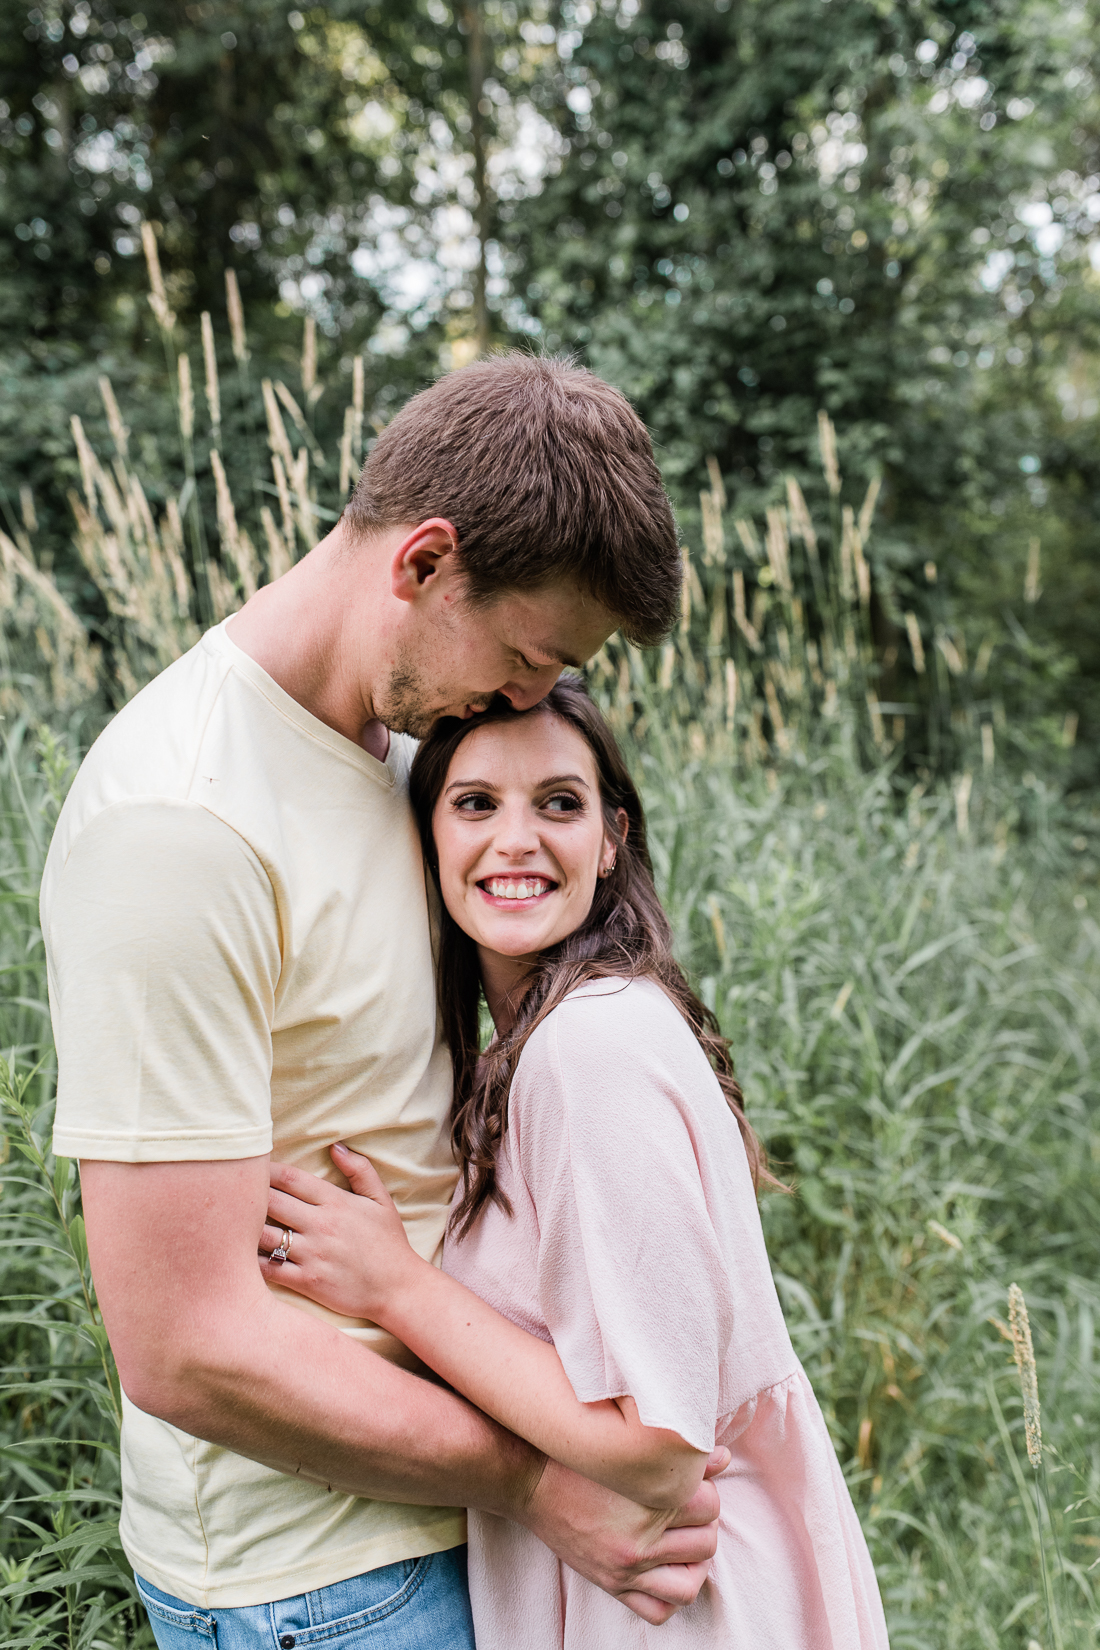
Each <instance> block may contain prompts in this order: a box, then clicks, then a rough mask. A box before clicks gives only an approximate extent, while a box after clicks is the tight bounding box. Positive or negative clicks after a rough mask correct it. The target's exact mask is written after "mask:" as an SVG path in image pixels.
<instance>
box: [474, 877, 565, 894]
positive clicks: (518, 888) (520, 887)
mask: <svg viewBox="0 0 1100 1650" xmlns="http://www.w3.org/2000/svg"><path fill="white" fill-rule="evenodd" d="M485 886H486V888H487V889H488V891H489V893H490V894H492V896H493V898H494V899H514V900H528V899H537V898H538V896H539V895H540V894H543V893H545V892H546V889H547V888H548V887H549V884H548V883H546V882H544V881H543V880H542V879H541V878H534V879H532V880H527V879H526V878H524V879H523V880H522V881H520V882H509V881H508V880H507V879H506V878H504V877H492V878H490V879H489V880H487V882H486V884H485Z"/></svg>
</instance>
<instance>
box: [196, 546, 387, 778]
mask: <svg viewBox="0 0 1100 1650" xmlns="http://www.w3.org/2000/svg"><path fill="white" fill-rule="evenodd" d="M375 561H376V558H375V557H374V555H373V554H372V547H370V546H367V545H364V546H362V547H361V548H359V547H356V548H355V549H354V550H352V549H349V547H348V545H347V544H346V542H345V539H344V534H343V530H342V528H341V526H340V525H337V527H336V528H334V529H333V531H332V532H331V533H330V534H329V535H328V537H327V538H325V539H322V540H321V542H320V544H318V545H316V546H315V547H314V548H313V549H312V550H311V551H310V552H309V554H308V555H307V556H304V557H303V558H302V560H301V561H300V562H298V563H297V565H296V566H294V567H292V568H291V570H290V572H289V573H285V574H284V575H283V577H282V578H281V579H277V580H276V582H275V583H274V584H269V585H265V586H264V588H263V589H262V590H258V591H257V592H256V594H255V595H254V596H253V597H252V599H251V601H249V602H247V603H246V604H245V606H244V607H243V608H242V609H241V611H240V612H239V613H236V614H234V616H233V617H232V618H231V619H230V620H229V623H228V624H227V626H226V634H227V635H228V637H229V639H230V641H232V642H233V644H234V646H236V647H239V648H240V649H241V650H242V652H244V653H247V654H248V656H249V658H251V659H254V660H255V661H256V663H257V664H258V665H259V666H260V667H261V669H263V670H265V671H266V672H267V674H268V675H269V676H270V677H271V678H272V680H273V681H275V682H277V683H278V685H279V686H280V687H281V688H282V689H283V692H284V693H289V695H290V697H291V698H292V699H295V700H297V702H298V704H300V705H301V706H302V708H303V710H307V711H309V713H310V715H311V716H315V717H316V718H317V720H318V721H319V722H324V723H325V725H326V726H327V727H330V728H333V729H335V731H336V732H337V733H342V734H343V735H344V738H345V739H350V740H351V741H352V742H353V744H356V745H359V746H361V747H362V748H363V749H364V750H365V751H367V752H368V754H369V755H371V756H374V757H376V758H377V759H378V760H379V761H380V762H384V761H385V759H386V755H387V752H388V750H389V738H390V736H389V731H388V729H387V728H386V727H384V726H383V724H382V723H381V722H380V721H378V719H377V718H376V716H375V714H374V709H373V706H372V704H371V701H370V683H369V679H368V669H367V667H368V666H369V663H370V653H371V651H372V643H374V642H377V640H378V638H377V635H370V634H364V632H366V631H368V630H372V629H374V628H375V627H373V626H371V625H370V623H369V618H368V617H367V614H369V608H370V602H369V587H370V581H371V577H372V575H373V572H374V568H375ZM364 607H366V609H367V614H364Z"/></svg>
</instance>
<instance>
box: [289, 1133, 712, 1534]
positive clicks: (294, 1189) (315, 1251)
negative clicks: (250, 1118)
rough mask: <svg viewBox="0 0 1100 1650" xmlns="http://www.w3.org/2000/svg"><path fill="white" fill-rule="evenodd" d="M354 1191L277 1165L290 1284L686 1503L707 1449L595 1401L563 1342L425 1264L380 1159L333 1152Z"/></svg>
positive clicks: (538, 1439) (532, 1425) (543, 1443)
mask: <svg viewBox="0 0 1100 1650" xmlns="http://www.w3.org/2000/svg"><path fill="white" fill-rule="evenodd" d="M332 1155H333V1161H334V1162H335V1163H336V1165H337V1167H338V1168H339V1170H340V1172H341V1173H342V1174H343V1175H344V1176H345V1177H346V1178H347V1180H348V1183H349V1185H350V1186H351V1187H352V1190H353V1192H354V1193H356V1194H358V1195H356V1196H352V1195H351V1194H350V1193H348V1192H343V1191H340V1190H339V1189H338V1188H337V1187H335V1186H330V1185H329V1184H328V1183H327V1182H326V1181H322V1180H318V1179H317V1178H316V1177H315V1176H313V1175H310V1174H306V1173H305V1172H304V1171H303V1170H301V1169H293V1168H289V1167H287V1166H286V1165H283V1164H275V1165H273V1167H272V1171H271V1185H272V1192H271V1201H270V1206H269V1210H268V1222H269V1224H268V1226H267V1227H266V1228H265V1231H264V1244H265V1247H270V1248H272V1249H273V1248H274V1247H275V1245H276V1244H277V1243H278V1242H279V1241H280V1239H281V1236H282V1231H283V1229H284V1228H287V1229H289V1230H291V1231H292V1232H293V1233H294V1238H293V1240H292V1244H291V1251H290V1256H289V1259H288V1261H286V1262H285V1263H283V1264H282V1265H280V1264H279V1263H278V1262H272V1261H270V1260H268V1259H266V1257H261V1267H262V1270H263V1272H264V1275H265V1277H267V1279H268V1280H269V1281H270V1282H271V1283H277V1284H281V1285H282V1286H283V1287H284V1288H287V1289H293V1290H295V1291H296V1292H297V1293H298V1294H301V1295H306V1296H308V1297H309V1298H310V1299H312V1300H316V1301H319V1302H321V1304H322V1305H324V1306H329V1307H331V1308H332V1309H333V1310H335V1311H338V1312H342V1313H344V1314H345V1315H347V1316H349V1317H361V1318H369V1319H370V1320H371V1321H372V1322H374V1323H378V1324H381V1325H382V1327H383V1328H385V1329H388V1330H389V1331H390V1333H391V1334H392V1335H396V1336H397V1338H398V1339H399V1340H400V1341H402V1342H404V1344H405V1345H406V1346H407V1347H409V1348H410V1350H411V1351H413V1352H415V1353H416V1355H417V1357H418V1358H420V1359H421V1360H422V1361H423V1362H424V1363H426V1364H427V1365H428V1366H429V1368H431V1369H434V1370H435V1371H436V1373H437V1374H439V1375H441V1376H442V1377H443V1379H444V1380H445V1381H447V1382H448V1383H449V1384H450V1385H451V1386H453V1387H455V1388H456V1389H457V1390H458V1391H459V1392H461V1393H462V1394H463V1395H464V1396H465V1397H467V1398H469V1399H470V1401H471V1402H472V1403H474V1404H476V1405H477V1406H478V1408H479V1409H481V1410H483V1411H484V1412H485V1413H486V1414H487V1415H491V1416H492V1417H493V1419H494V1420H496V1421H499V1422H500V1423H501V1425H502V1426H506V1427H508V1428H509V1429H510V1431H512V1432H515V1433H517V1434H518V1435H519V1436H520V1437H521V1438H526V1439H527V1440H528V1442H529V1443H531V1444H534V1445H535V1447H536V1448H537V1449H540V1450H542V1451H544V1453H545V1454H547V1455H550V1456H552V1457H553V1459H554V1460H556V1461H560V1462H561V1463H562V1465H563V1466H567V1467H570V1468H572V1469H573V1470H574V1471H576V1472H580V1473H583V1474H584V1476H585V1477H586V1478H591V1479H593V1480H595V1482H596V1483H598V1484H603V1485H604V1486H605V1487H606V1488H607V1489H610V1490H614V1491H616V1492H617V1493H618V1494H620V1495H626V1496H629V1497H630V1498H631V1499H632V1500H634V1501H638V1502H641V1503H642V1504H643V1505H645V1506H650V1507H678V1506H681V1505H682V1504H683V1503H684V1502H685V1501H688V1500H689V1499H690V1498H691V1496H692V1495H693V1494H694V1493H695V1491H696V1490H697V1489H698V1487H699V1484H700V1482H701V1481H702V1477H703V1470H704V1468H705V1467H706V1464H707V1456H706V1455H705V1454H703V1453H702V1452H701V1451H699V1450H697V1449H693V1448H692V1446H691V1445H690V1444H687V1443H685V1442H684V1440H683V1439H682V1438H681V1437H680V1436H679V1434H678V1433H675V1432H669V1431H666V1430H664V1429H661V1428H657V1427H647V1426H643V1425H642V1422H641V1420H640V1419H639V1416H638V1411H637V1407H636V1405H635V1403H634V1401H633V1399H631V1398H625V1397H624V1398H608V1399H604V1400H602V1401H600V1402H598V1403H591V1404H585V1403H581V1401H580V1400H579V1399H578V1398H577V1396H576V1394H575V1393H574V1391H573V1388H572V1386H571V1385H570V1383H569V1378H568V1376H567V1375H566V1373H565V1370H564V1369H563V1368H562V1364H561V1360H560V1358H559V1357H558V1354H557V1353H556V1352H555V1350H554V1348H553V1347H552V1346H551V1345H550V1344H549V1343H548V1342H546V1341H542V1340H539V1339H538V1337H537V1336H535V1335H529V1334H527V1332H526V1331H525V1330H523V1329H520V1328H518V1327H517V1326H516V1325H515V1324H513V1323H510V1322H509V1321H508V1319H507V1318H503V1317H501V1316H500V1314H499V1313H498V1312H495V1311H494V1310H493V1308H492V1307H491V1306H487V1305H486V1303H485V1302H484V1301H483V1300H481V1299H480V1298H479V1297H478V1296H477V1295H475V1294H473V1293H472V1292H471V1291H470V1290H469V1289H467V1288H465V1287H464V1285H462V1284H461V1283H458V1282H457V1281H456V1280H455V1279H454V1278H451V1277H448V1276H447V1275H446V1274H445V1273H443V1272H440V1271H439V1270H438V1269H437V1268H436V1267H434V1266H432V1265H431V1264H430V1263H429V1262H427V1261H424V1260H421V1259H420V1257H419V1255H417V1254H416V1253H415V1251H414V1250H413V1249H412V1248H411V1247H410V1246H409V1243H408V1241H407V1239H406V1237H405V1232H404V1228H403V1226H402V1224H401V1217H400V1216H399V1215H398V1213H397V1210H396V1209H395V1208H394V1205H393V1203H392V1201H391V1199H390V1197H389V1194H388V1193H387V1191H386V1189H385V1187H384V1186H383V1185H382V1182H381V1180H380V1179H379V1177H378V1176H377V1174H376V1173H375V1171H374V1169H373V1168H372V1166H371V1164H370V1161H369V1159H368V1158H366V1157H362V1156H360V1155H359V1153H357V1152H352V1151H349V1150H348V1149H347V1148H346V1147H343V1146H335V1147H333V1154H332Z"/></svg>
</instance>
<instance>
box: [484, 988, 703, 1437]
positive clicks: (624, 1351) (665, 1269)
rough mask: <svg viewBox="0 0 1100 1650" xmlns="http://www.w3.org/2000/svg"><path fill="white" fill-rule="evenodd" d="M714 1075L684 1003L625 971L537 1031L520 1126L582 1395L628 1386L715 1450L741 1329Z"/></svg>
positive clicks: (559, 1339)
mask: <svg viewBox="0 0 1100 1650" xmlns="http://www.w3.org/2000/svg"><path fill="white" fill-rule="evenodd" d="M662 1004H663V1005H664V1006H665V1007H667V1010H668V1014H665V1013H664V1012H663V1009H662ZM669 1016H671V1018H669ZM685 1035H686V1041H685ZM696 1056H698V1058H696ZM525 1065H526V1067H527V1069H526V1071H525V1070H524V1067H525ZM713 1081H714V1079H713V1076H712V1075H711V1074H710V1072H709V1068H707V1066H706V1062H705V1059H704V1058H703V1056H702V1053H701V1051H700V1050H699V1048H698V1044H697V1043H696V1042H695V1040H694V1038H693V1037H692V1034H691V1032H690V1030H689V1029H688V1028H687V1027H686V1025H684V1022H683V1020H682V1019H681V1018H680V1016H679V1014H678V1013H677V1011H676V1010H675V1008H674V1007H673V1006H672V1004H671V1003H668V1001H667V999H664V998H661V999H659V1000H656V1001H655V999H654V996H653V993H652V992H645V991H644V990H640V989H639V988H638V987H628V988H626V989H625V990H624V989H623V988H622V986H621V985H619V984H618V983H615V984H611V985H610V986H609V988H608V989H607V991H606V993H602V994H600V995H597V994H595V993H592V994H591V995H586V996H584V997H581V998H576V999H571V1000H569V1001H567V1002H566V1003H564V1004H563V1005H562V1006H561V1007H560V1008H559V1009H557V1010H556V1011H555V1012H554V1013H553V1014H551V1015H550V1016H549V1018H548V1019H547V1021H545V1022H544V1025H543V1026H542V1027H540V1028H539V1030H538V1031H537V1032H536V1033H535V1034H534V1036H533V1037H532V1039H531V1041H530V1042H529V1044H528V1047H527V1049H525V1050H524V1054H523V1056H522V1058H521V1062H520V1066H519V1069H518V1070H517V1073H516V1079H515V1084H516V1085H519V1092H517V1089H516V1087H515V1086H514V1087H513V1096H514V1098H515V1100H516V1102H517V1104H516V1107H515V1114H516V1115H515V1116H514V1124H510V1126H516V1127H517V1129H518V1135H517V1143H518V1147H519V1163H520V1167H521V1170H522V1173H523V1175H524V1178H525V1180H526V1182H527V1186H528V1189H529V1190H530V1192H531V1195H532V1198H533V1200H534V1203H535V1206H536V1209H537V1214H538V1223H539V1264H538V1287H539V1304H540V1307H541V1310H542V1313H543V1316H544V1318H545V1320H546V1324H547V1327H548V1328H549V1330H550V1333H551V1335H552V1337H553V1340H554V1345H555V1347H556V1349H557V1352H558V1355H559V1357H560V1358H561V1360H562V1364H563V1365H564V1368H565V1371H566V1373H567V1375H568V1376H569V1380H570V1382H571V1383H572V1386H573V1389H574V1391H575V1392H576V1394H577V1397H578V1398H580V1399H581V1401H582V1402H584V1403H593V1402H596V1401H598V1400H600V1399H603V1398H615V1397H622V1396H629V1397H631V1398H633V1399H634V1401H635V1403H636V1404H637V1406H638V1411H639V1414H640V1416H641V1419H642V1422H643V1423H644V1424H645V1425H646V1426H651V1427H664V1428H668V1429H669V1430H671V1431H673V1432H677V1433H679V1434H680V1436H681V1437H682V1438H683V1439H684V1440H685V1441H686V1442H687V1443H689V1444H691V1445H692V1446H693V1447H694V1448H696V1449H699V1450H708V1451H709V1450H710V1449H712V1448H713V1445H714V1433H715V1423H716V1420H717V1416H718V1397H719V1377H720V1367H721V1362H722V1358H723V1356H724V1354H725V1352H726V1349H727V1347H728V1344H729V1341H730V1337H731V1334H732V1332H733V1321H732V1305H731V1292H730V1285H729V1278H728V1275H727V1271H726V1265H725V1258H724V1256H723V1253H722V1249H721V1245H720V1242H719V1239H718V1236H717V1235H716V1232H715V1228H714V1225H713V1223H712V1221H711V1218H710V1216H709V1214H708V1210H707V1204H706V1198H705V1196H704V1188H703V1183H702V1178H701V1176H700V1171H699V1159H698V1155H697V1154H698V1152H699V1151H700V1150H701V1149H702V1148H701V1141H700V1138H699V1129H698V1117H697V1115H696V1114H695V1112H694V1111H693V1107H692V1102H691V1091H692V1089H693V1088H695V1089H697V1088H698V1086H699V1085H700V1084H706V1083H708V1082H710V1083H713ZM710 1098H711V1097H709V1096H708V1099H710Z"/></svg>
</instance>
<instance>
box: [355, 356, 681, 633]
mask: <svg viewBox="0 0 1100 1650" xmlns="http://www.w3.org/2000/svg"><path fill="white" fill-rule="evenodd" d="M431 516H443V517H444V518H445V519H446V520H448V521H450V522H451V523H453V525H454V527H455V530H456V532H457V533H458V547H459V554H460V556H461V559H462V565H463V568H464V570H465V572H466V575H467V577H468V580H469V590H470V595H471V597H472V598H473V600H475V601H488V600H492V599H493V598H494V597H496V596H499V595H502V594H504V592H506V591H509V590H525V591H526V590H535V589H539V588H540V587H542V586H545V585H547V584H550V583H561V582H566V581H571V582H573V583H575V584H576V585H578V586H579V587H580V588H581V589H583V590H586V591H587V592H588V593H589V594H590V595H592V596H594V597H595V598H596V600H597V601H598V602H599V603H600V604H601V606H603V607H605V608H607V609H608V611H609V612H610V613H613V614H614V615H615V617H616V618H617V619H618V620H619V624H620V626H621V628H622V629H623V631H624V632H625V633H626V635H627V636H629V637H630V638H631V640H633V641H637V642H646V643H652V642H655V641H658V640H659V639H660V638H661V637H662V636H663V635H664V634H665V633H666V632H667V630H668V629H669V628H670V626H671V624H672V622H673V620H674V618H675V616H676V613H677V611H678V605H679V596H680V577H681V563H680V554H679V550H678V548H677V542H676V526H675V523H674V521H673V516H672V508H671V506H670V504H669V501H668V498H667V496H666V494H665V490H664V487H663V486H662V484H661V477H660V472H659V471H658V469H657V465H656V463H655V461H654V458H653V448H652V446H651V445H650V440H649V436H648V434H647V432H646V428H645V425H644V424H643V423H642V421H641V419H640V418H639V417H638V415H637V414H636V413H635V411H634V409H633V408H632V407H631V405H630V403H629V402H628V401H627V399H626V397H625V396H624V395H621V394H620V393H619V391H618V390H616V389H612V387H611V385H610V384H605V383H604V382H603V381H602V379H599V378H597V377H595V375H594V374H593V373H590V372H587V371H585V370H584V369H583V368H581V367H576V366H574V365H573V364H572V362H570V361H564V360H561V359H547V358H544V357H539V356H535V355H527V354H523V353H521V352H519V351H516V352H513V353H511V354H508V355H498V356H494V357H492V358H490V359H489V360H487V361H477V362H475V363H474V364H473V365H472V366H468V367H462V368H460V369H459V370H458V371H457V372H452V373H448V374H447V375H446V377H444V378H440V379H439V380H438V382H437V383H435V384H433V385H432V386H431V388H430V389H426V390H422V391H421V393H420V394H419V395H415V396H413V398H412V400H411V401H408V402H406V404H405V406H404V407H402V409H401V411H400V412H399V413H398V414H397V415H396V417H395V418H394V419H393V420H392V422H391V423H389V424H387V425H386V428H385V429H384V430H383V431H382V433H381V435H380V436H379V437H378V440H377V441H376V442H375V444H374V446H373V448H372V449H371V452H370V455H369V457H368V458H367V462H366V464H365V465H364V466H363V473H362V475H361V476H360V478H359V482H358V485H357V486H356V488H355V492H354V493H353V495H352V497H351V500H350V502H349V503H348V506H347V510H346V512H345V518H346V520H347V522H348V524H349V526H350V527H351V528H352V530H353V532H356V533H362V534H369V533H372V532H378V531H379V530H380V529H384V528H388V527H398V526H404V525H405V524H406V523H408V524H409V525H414V524H415V523H417V522H420V521H426V520H427V519H428V518H429V517H431Z"/></svg>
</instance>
